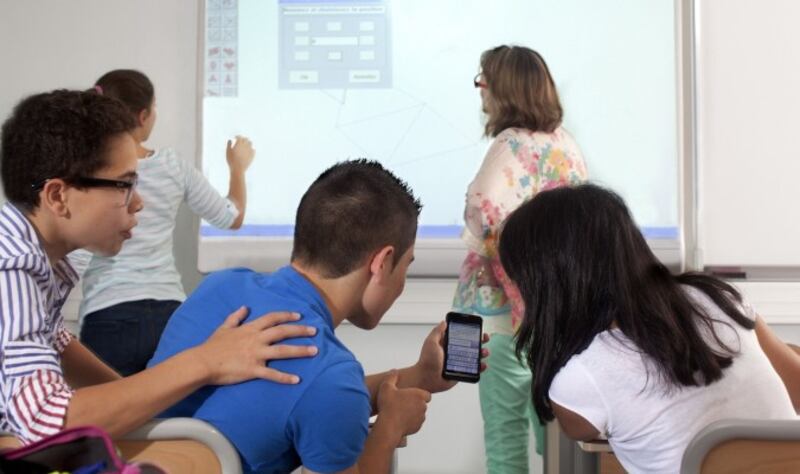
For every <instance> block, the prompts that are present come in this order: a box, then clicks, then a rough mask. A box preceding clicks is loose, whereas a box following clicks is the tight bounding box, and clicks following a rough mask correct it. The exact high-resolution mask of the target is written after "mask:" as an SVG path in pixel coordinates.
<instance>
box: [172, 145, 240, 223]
mask: <svg viewBox="0 0 800 474" xmlns="http://www.w3.org/2000/svg"><path fill="white" fill-rule="evenodd" d="M170 158H171V159H174V160H175V161H176V162H177V163H178V165H179V166H178V170H179V173H180V175H181V176H180V177H181V178H182V182H183V184H184V199H185V200H186V204H188V205H189V208H190V209H191V210H192V211H193V212H194V213H195V214H197V215H198V216H200V217H202V218H203V219H205V220H206V221H208V223H209V224H211V225H213V226H214V227H217V228H220V229H228V228H230V227H231V225H233V221H234V220H236V218H237V217H238V216H239V210H238V209H237V208H236V205H234V204H233V203H232V202H231V201H230V199H228V198H226V197H223V196H222V195H221V194H220V193H219V192H218V191H217V190H216V189H214V187H213V186H212V185H211V183H209V182H208V180H207V179H206V177H205V176H203V173H201V172H200V171H199V170H198V169H197V168H195V167H194V166H192V165H191V164H190V163H187V162H186V161H184V160H182V159H180V158H178V157H177V156H174V155H173V156H171V157H170Z"/></svg>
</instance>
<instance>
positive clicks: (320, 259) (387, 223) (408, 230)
mask: <svg viewBox="0 0 800 474" xmlns="http://www.w3.org/2000/svg"><path fill="white" fill-rule="evenodd" d="M421 209H422V204H420V202H419V200H418V199H417V198H415V197H414V194H413V192H412V191H411V189H410V188H409V187H408V185H407V184H406V183H405V182H403V181H402V180H400V179H399V178H398V177H397V176H395V175H394V174H392V173H391V172H390V171H388V170H387V169H385V168H384V167H383V166H381V164H380V163H378V162H376V161H368V160H363V159H362V160H352V161H344V162H341V163H337V164H335V165H334V166H332V167H330V168H328V169H327V170H326V171H324V172H323V173H322V174H321V175H320V176H319V177H318V178H317V179H316V181H314V183H313V184H312V185H311V187H309V188H308V191H306V193H305V194H304V195H303V198H302V199H301V200H300V205H299V206H298V208H297V217H296V219H295V228H294V248H293V249H292V261H299V262H301V263H303V264H305V265H308V266H311V267H314V268H316V269H317V270H318V271H319V272H320V273H321V275H322V276H323V277H325V278H338V277H340V276H344V275H347V274H348V273H350V272H351V271H353V270H354V269H356V268H357V267H358V266H359V265H362V264H363V263H364V259H366V258H367V257H369V255H370V254H371V253H372V252H375V251H377V250H379V249H381V248H382V247H384V246H387V245H391V246H394V249H395V253H394V261H393V264H395V265H396V264H397V261H398V260H399V259H400V257H401V256H402V255H403V254H404V253H405V252H406V251H407V250H408V249H409V248H410V247H411V245H412V244H413V243H414V239H415V238H416V233H417V218H418V217H419V213H420V210H421Z"/></svg>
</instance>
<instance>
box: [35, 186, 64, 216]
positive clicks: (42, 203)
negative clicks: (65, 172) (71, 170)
mask: <svg viewBox="0 0 800 474" xmlns="http://www.w3.org/2000/svg"><path fill="white" fill-rule="evenodd" d="M67 187H68V186H67V183H66V182H64V180H63V179H60V178H53V179H49V180H47V182H46V183H45V184H44V187H43V188H42V190H41V191H39V207H40V208H42V209H49V210H50V212H52V213H53V214H54V215H56V216H58V217H69V206H68V203H67Z"/></svg>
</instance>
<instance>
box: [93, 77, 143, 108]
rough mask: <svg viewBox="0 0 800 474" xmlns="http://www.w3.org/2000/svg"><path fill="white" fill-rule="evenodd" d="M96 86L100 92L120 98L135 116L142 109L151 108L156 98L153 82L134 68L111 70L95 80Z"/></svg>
mask: <svg viewBox="0 0 800 474" xmlns="http://www.w3.org/2000/svg"><path fill="white" fill-rule="evenodd" d="M95 86H96V90H97V92H98V93H99V94H102V95H105V96H108V97H113V98H115V99H118V100H120V101H121V102H122V103H123V104H125V107H127V108H128V110H129V111H130V113H131V114H132V115H133V116H134V117H135V116H137V115H139V112H141V111H142V110H150V107H151V106H152V105H153V99H154V98H155V90H154V89H153V83H152V82H150V79H149V78H148V77H147V76H145V75H144V74H143V73H141V72H139V71H136V70H134V69H115V70H113V71H109V72H107V73H105V74H103V76H102V77H101V78H100V79H98V80H97V82H95Z"/></svg>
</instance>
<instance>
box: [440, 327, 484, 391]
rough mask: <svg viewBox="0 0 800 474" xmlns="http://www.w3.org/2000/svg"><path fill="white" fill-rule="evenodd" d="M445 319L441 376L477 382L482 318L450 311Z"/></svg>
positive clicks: (479, 365) (479, 371) (479, 374)
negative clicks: (445, 327) (445, 328)
mask: <svg viewBox="0 0 800 474" xmlns="http://www.w3.org/2000/svg"><path fill="white" fill-rule="evenodd" d="M446 321H447V330H446V332H445V336H444V369H443V370H442V377H443V378H445V379H448V380H459V381H462V382H470V383H476V382H478V381H479V380H480V378H481V346H482V339H483V320H482V319H481V317H480V316H474V315H471V314H464V313H455V312H450V313H447V318H446Z"/></svg>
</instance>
